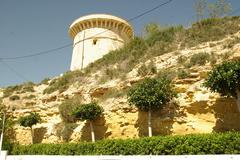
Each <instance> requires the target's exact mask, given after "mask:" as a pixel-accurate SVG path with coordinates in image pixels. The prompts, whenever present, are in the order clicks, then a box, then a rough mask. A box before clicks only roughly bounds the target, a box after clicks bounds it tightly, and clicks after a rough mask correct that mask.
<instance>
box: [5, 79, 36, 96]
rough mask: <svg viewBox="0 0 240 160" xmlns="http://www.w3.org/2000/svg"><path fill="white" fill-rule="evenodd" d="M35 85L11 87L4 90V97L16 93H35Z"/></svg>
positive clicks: (30, 83)
mask: <svg viewBox="0 0 240 160" xmlns="http://www.w3.org/2000/svg"><path fill="white" fill-rule="evenodd" d="M34 85H35V84H34V83H33V82H26V83H23V84H21V85H15V86H9V87H7V88H5V89H4V91H3V97H9V96H11V95H12V94H13V93H14V92H16V93H18V94H20V93H26V92H34V88H33V87H34Z"/></svg>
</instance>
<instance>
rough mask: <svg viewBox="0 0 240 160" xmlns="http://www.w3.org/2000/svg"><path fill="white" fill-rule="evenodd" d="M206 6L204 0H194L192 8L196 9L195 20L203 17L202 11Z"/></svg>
mask: <svg viewBox="0 0 240 160" xmlns="http://www.w3.org/2000/svg"><path fill="white" fill-rule="evenodd" d="M206 7H207V1H206V0H196V1H195V4H194V8H195V11H196V16H197V21H200V20H201V19H202V18H203V17H204V14H205V13H204V12H205V9H206Z"/></svg>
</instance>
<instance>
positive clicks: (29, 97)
mask: <svg viewBox="0 0 240 160" xmlns="http://www.w3.org/2000/svg"><path fill="white" fill-rule="evenodd" d="M34 98H36V96H35V95H33V94H31V95H29V96H25V97H23V99H34Z"/></svg>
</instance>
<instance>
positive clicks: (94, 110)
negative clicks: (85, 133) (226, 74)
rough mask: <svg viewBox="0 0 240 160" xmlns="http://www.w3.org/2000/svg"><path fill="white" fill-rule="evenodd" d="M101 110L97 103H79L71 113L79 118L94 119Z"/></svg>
mask: <svg viewBox="0 0 240 160" xmlns="http://www.w3.org/2000/svg"><path fill="white" fill-rule="evenodd" d="M102 112H103V108H102V107H101V106H99V105H98V104H97V103H88V104H81V105H79V106H78V107H76V108H75V109H74V110H73V112H72V115H73V116H74V117H76V118H77V119H79V120H82V121H83V120H90V121H92V120H95V119H96V118H97V117H99V116H100V115H101V114H102Z"/></svg>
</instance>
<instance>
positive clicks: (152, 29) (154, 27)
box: [144, 23, 161, 37]
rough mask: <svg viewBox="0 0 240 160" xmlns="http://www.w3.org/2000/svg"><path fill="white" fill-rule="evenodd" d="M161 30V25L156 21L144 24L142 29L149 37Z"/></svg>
mask: <svg viewBox="0 0 240 160" xmlns="http://www.w3.org/2000/svg"><path fill="white" fill-rule="evenodd" d="M160 30H161V27H160V25H159V24H157V23H149V24H147V25H146V26H145V28H144V31H145V34H146V35H147V37H150V36H152V35H154V34H156V33H157V32H159V31H160Z"/></svg>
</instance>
